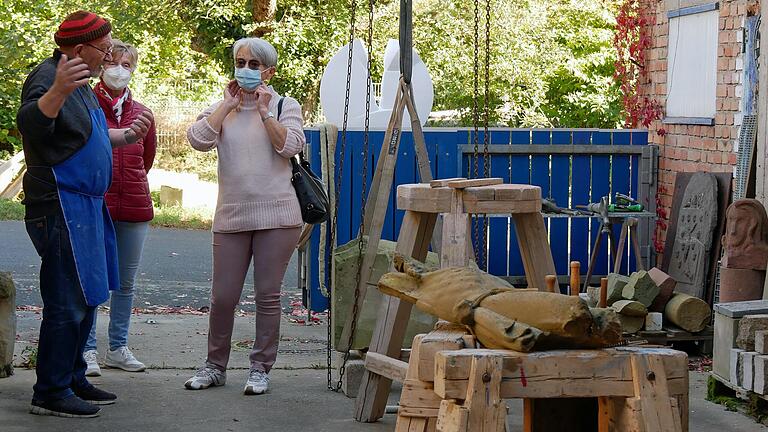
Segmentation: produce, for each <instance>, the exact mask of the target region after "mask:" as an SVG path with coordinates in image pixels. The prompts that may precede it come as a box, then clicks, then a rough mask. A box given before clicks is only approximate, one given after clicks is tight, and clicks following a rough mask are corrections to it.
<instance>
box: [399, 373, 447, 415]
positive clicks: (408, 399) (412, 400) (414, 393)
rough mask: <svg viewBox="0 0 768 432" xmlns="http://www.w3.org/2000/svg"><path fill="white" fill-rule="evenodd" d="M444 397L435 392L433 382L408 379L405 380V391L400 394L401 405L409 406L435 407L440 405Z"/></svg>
mask: <svg viewBox="0 0 768 432" xmlns="http://www.w3.org/2000/svg"><path fill="white" fill-rule="evenodd" d="M442 400H443V399H442V398H441V397H440V396H438V395H437V393H435V391H434V388H433V387H432V384H431V383H427V382H424V381H418V380H415V379H406V380H405V382H403V391H402V393H401V394H400V406H403V407H409V408H434V409H437V408H439V407H440V402H441V401H442Z"/></svg>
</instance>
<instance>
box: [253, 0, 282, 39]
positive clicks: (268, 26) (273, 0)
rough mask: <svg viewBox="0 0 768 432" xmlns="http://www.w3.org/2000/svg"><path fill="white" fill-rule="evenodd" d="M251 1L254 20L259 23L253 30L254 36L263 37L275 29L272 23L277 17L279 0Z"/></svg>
mask: <svg viewBox="0 0 768 432" xmlns="http://www.w3.org/2000/svg"><path fill="white" fill-rule="evenodd" d="M251 1H252V7H251V15H252V16H253V22H254V24H259V25H258V27H256V29H254V30H253V32H252V36H256V37H262V36H264V35H265V34H267V33H270V32H272V30H274V29H273V27H272V23H273V21H274V19H275V11H276V10H277V0H251Z"/></svg>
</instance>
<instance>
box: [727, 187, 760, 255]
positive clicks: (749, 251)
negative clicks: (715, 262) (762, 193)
mask: <svg viewBox="0 0 768 432" xmlns="http://www.w3.org/2000/svg"><path fill="white" fill-rule="evenodd" d="M722 244H723V247H724V248H725V256H724V257H723V263H722V265H723V267H727V268H740V269H753V270H765V269H766V262H768V215H766V212H765V208H764V207H763V205H762V204H761V203H760V201H758V200H755V199H741V200H738V201H735V202H734V203H733V204H731V205H730V206H729V207H728V211H727V212H726V228H725V235H724V236H723V238H722Z"/></svg>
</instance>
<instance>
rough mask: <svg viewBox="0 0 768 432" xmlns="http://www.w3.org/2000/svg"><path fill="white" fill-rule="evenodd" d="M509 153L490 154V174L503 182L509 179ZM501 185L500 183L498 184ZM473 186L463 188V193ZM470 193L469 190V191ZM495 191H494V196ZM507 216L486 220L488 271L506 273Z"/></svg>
mask: <svg viewBox="0 0 768 432" xmlns="http://www.w3.org/2000/svg"><path fill="white" fill-rule="evenodd" d="M509 164H510V158H509V155H492V156H491V176H493V177H499V178H501V179H503V180H504V183H505V184H508V183H509V182H510V181H511V176H510V165H509ZM499 186H501V185H499ZM472 189H474V188H469V189H464V193H467V192H468V191H471V190H472ZM470 193H471V192H470ZM495 194H496V192H495V191H494V198H495ZM509 224H510V218H508V217H493V218H489V221H488V257H487V262H488V273H490V274H493V275H504V276H506V275H507V274H508V273H507V271H508V266H509V252H508V251H507V238H509Z"/></svg>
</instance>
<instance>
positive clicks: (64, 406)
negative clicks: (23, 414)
mask: <svg viewBox="0 0 768 432" xmlns="http://www.w3.org/2000/svg"><path fill="white" fill-rule="evenodd" d="M99 411H101V408H99V407H97V406H95V405H92V404H89V403H88V402H86V401H84V400H82V399H80V398H79V397H77V396H75V395H72V396H69V397H67V398H64V399H58V400H54V401H49V402H43V401H39V400H35V399H32V406H31V407H30V409H29V412H30V413H31V414H36V415H49V416H56V417H69V418H90V417H98V416H99Z"/></svg>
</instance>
